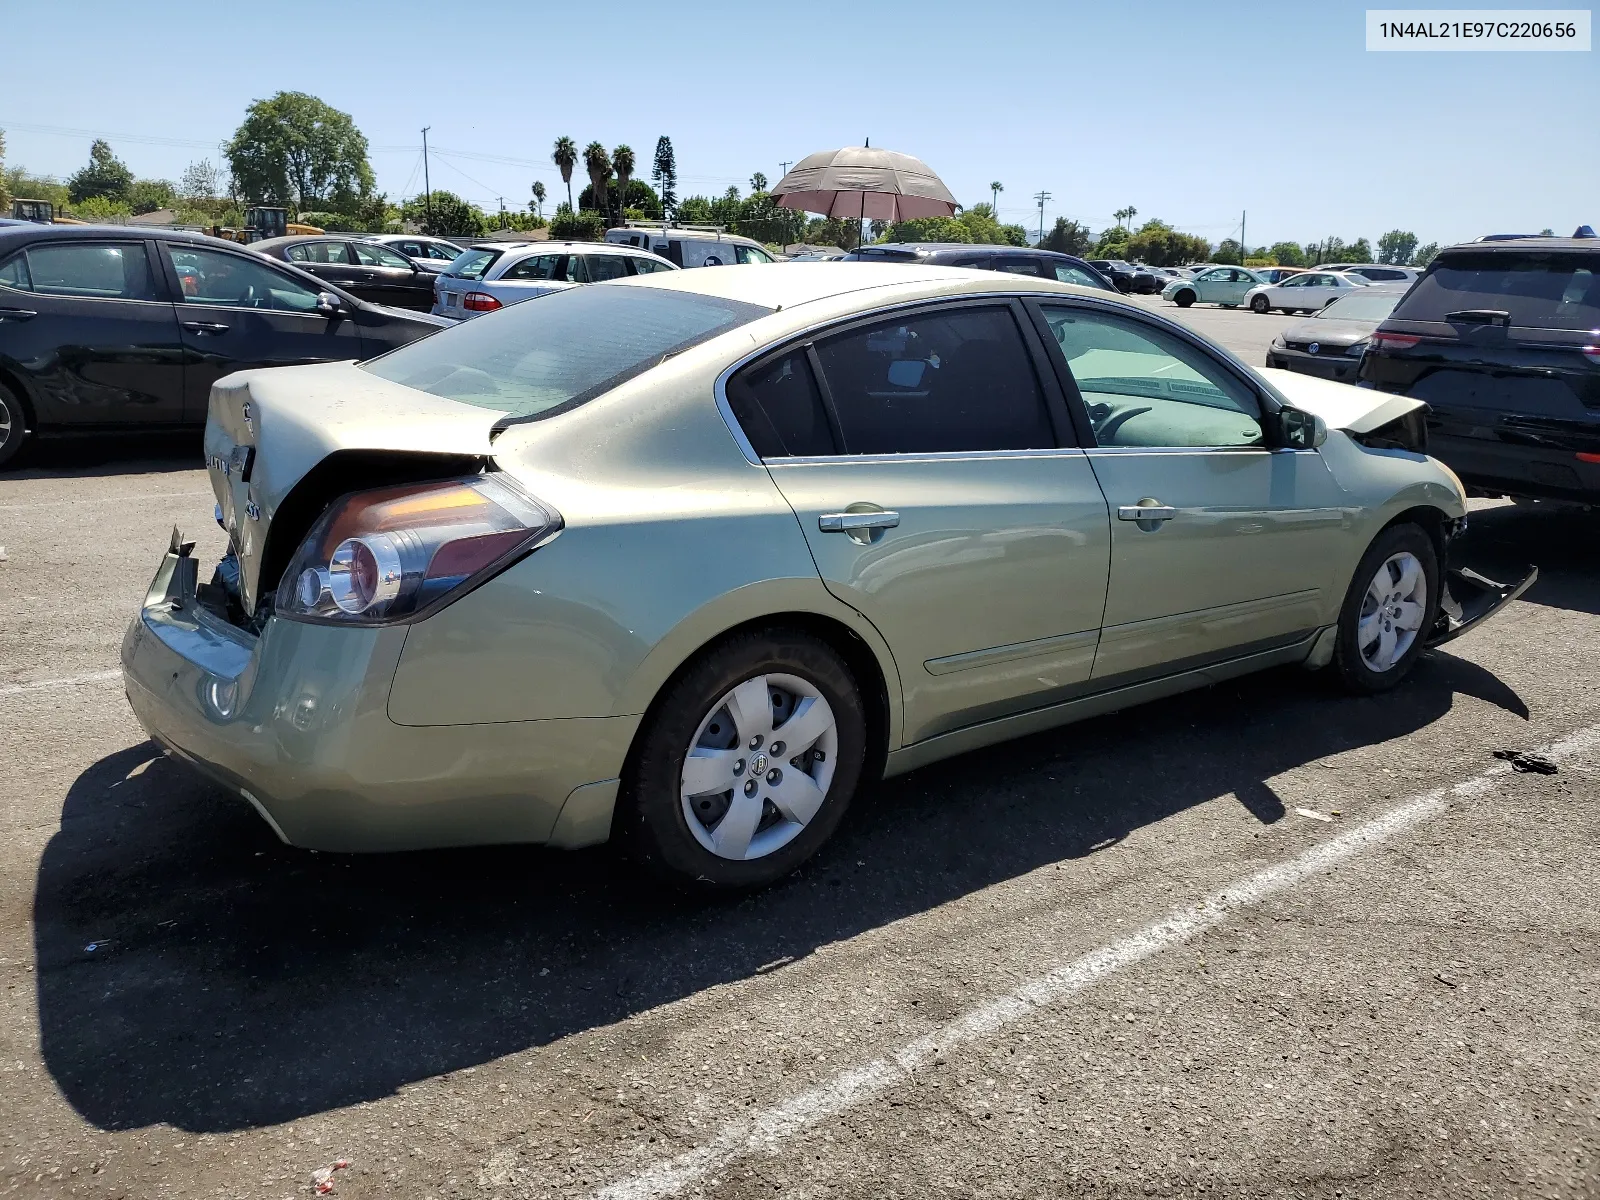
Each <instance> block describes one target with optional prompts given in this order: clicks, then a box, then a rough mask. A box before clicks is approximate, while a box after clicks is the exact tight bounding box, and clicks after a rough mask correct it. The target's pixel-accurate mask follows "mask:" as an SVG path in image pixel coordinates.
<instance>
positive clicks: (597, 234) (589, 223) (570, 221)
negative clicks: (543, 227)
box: [550, 204, 606, 242]
mask: <svg viewBox="0 0 1600 1200" xmlns="http://www.w3.org/2000/svg"><path fill="white" fill-rule="evenodd" d="M550 236H551V237H552V238H553V239H555V240H556V241H558V242H599V241H603V240H604V239H605V236H606V225H605V222H604V221H602V220H601V219H600V214H599V213H597V212H589V211H584V212H576V213H575V212H573V211H572V206H571V205H570V204H561V205H557V206H556V212H555V216H553V217H551V218H550Z"/></svg>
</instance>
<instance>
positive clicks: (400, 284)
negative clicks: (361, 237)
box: [350, 242, 434, 312]
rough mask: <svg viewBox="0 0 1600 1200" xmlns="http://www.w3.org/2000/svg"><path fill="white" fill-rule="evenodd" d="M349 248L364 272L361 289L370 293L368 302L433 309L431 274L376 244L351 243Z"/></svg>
mask: <svg viewBox="0 0 1600 1200" xmlns="http://www.w3.org/2000/svg"><path fill="white" fill-rule="evenodd" d="M350 248H351V249H352V250H353V251H354V252H355V256H356V266H357V268H358V269H359V270H360V271H361V272H363V279H362V285H363V286H364V287H366V288H367V289H369V290H368V293H367V296H366V298H367V299H369V300H372V301H373V302H375V303H377V304H390V305H393V306H394V307H395V308H410V309H415V310H418V311H422V312H426V311H427V310H428V309H430V308H432V307H433V280H434V276H433V274H432V273H431V272H428V271H424V270H422V268H420V267H418V266H415V265H413V264H412V263H410V262H408V261H407V260H406V257H405V256H404V255H403V254H397V253H396V252H395V251H393V250H391V249H389V247H387V246H380V245H378V244H377V243H376V242H351V243H350Z"/></svg>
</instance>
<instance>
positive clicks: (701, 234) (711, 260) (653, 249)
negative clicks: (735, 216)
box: [606, 223, 782, 267]
mask: <svg viewBox="0 0 1600 1200" xmlns="http://www.w3.org/2000/svg"><path fill="white" fill-rule="evenodd" d="M606 241H608V242H612V243H614V244H616V245H619V246H633V247H636V248H637V249H640V250H648V251H649V252H650V253H652V254H659V255H660V256H661V257H662V258H664V259H666V260H667V261H668V262H670V263H671V264H672V265H673V266H676V267H729V266H735V265H749V264H755V263H770V262H781V261H782V258H781V256H779V255H776V254H773V253H772V251H770V250H768V249H767V248H766V247H765V246H763V245H762V244H761V243H760V242H758V241H756V240H755V239H754V238H747V237H741V236H740V235H739V234H737V233H724V232H722V230H721V229H719V228H717V227H716V226H714V225H661V224H659V223H658V224H650V223H635V224H631V225H625V226H621V227H619V228H617V229H608V230H606Z"/></svg>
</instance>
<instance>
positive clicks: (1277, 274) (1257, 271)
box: [1250, 267, 1305, 283]
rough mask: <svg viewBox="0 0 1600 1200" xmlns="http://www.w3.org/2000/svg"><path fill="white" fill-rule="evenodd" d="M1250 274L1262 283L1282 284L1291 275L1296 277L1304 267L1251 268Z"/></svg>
mask: <svg viewBox="0 0 1600 1200" xmlns="http://www.w3.org/2000/svg"><path fill="white" fill-rule="evenodd" d="M1250 270H1251V272H1252V273H1254V275H1255V276H1256V278H1258V279H1260V280H1261V282H1262V283H1282V282H1283V281H1284V280H1285V279H1287V278H1289V276H1291V275H1298V274H1300V273H1301V272H1302V271H1304V270H1305V268H1304V267H1251V268H1250Z"/></svg>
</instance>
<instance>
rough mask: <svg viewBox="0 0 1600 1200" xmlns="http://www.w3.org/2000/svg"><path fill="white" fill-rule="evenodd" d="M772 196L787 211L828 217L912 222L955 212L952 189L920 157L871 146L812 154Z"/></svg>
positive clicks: (783, 179)
mask: <svg viewBox="0 0 1600 1200" xmlns="http://www.w3.org/2000/svg"><path fill="white" fill-rule="evenodd" d="M772 194H773V195H774V196H776V197H777V198H778V203H779V204H781V205H782V206H783V207H784V208H796V209H799V210H800V211H802V212H813V213H821V214H822V215H823V216H825V217H855V218H863V217H865V218H870V219H872V220H876V221H910V220H914V219H915V218H917V217H948V216H952V215H954V213H955V211H956V198H955V197H954V196H952V195H951V194H950V189H949V188H947V187H945V185H944V181H943V180H942V179H940V178H939V177H938V176H937V175H935V174H934V173H933V172H932V171H930V170H929V169H928V165H927V164H926V163H924V162H923V161H922V160H921V159H920V158H912V157H911V155H909V154H897V153H895V151H893V150H877V149H874V148H873V147H871V146H845V147H844V148H843V149H840V150H823V151H821V152H820V153H817V154H811V155H807V156H806V157H805V158H803V159H801V160H800V162H799V163H797V164H796V165H795V168H794V169H793V170H792V171H790V172H789V173H788V174H787V175H785V176H784V177H783V178H782V179H780V180H779V181H778V185H777V186H776V187H775V188H773V189H772Z"/></svg>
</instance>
